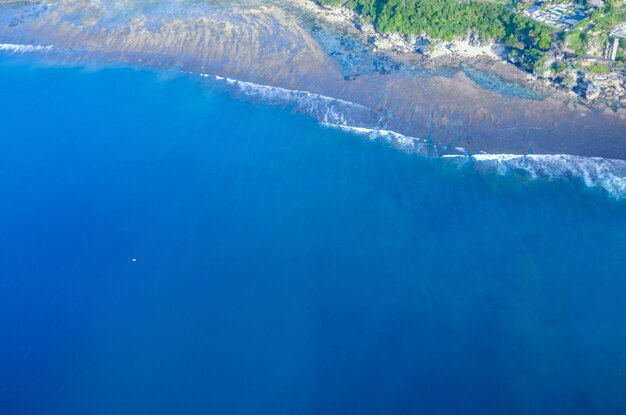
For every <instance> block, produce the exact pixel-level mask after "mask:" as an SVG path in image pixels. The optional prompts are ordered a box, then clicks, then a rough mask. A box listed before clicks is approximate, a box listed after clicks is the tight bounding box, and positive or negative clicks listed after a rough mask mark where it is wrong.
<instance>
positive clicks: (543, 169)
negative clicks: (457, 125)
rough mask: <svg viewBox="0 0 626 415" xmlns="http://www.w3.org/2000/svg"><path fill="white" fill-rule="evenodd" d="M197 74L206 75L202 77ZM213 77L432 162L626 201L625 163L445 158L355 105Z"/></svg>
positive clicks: (562, 157)
mask: <svg viewBox="0 0 626 415" xmlns="http://www.w3.org/2000/svg"><path fill="white" fill-rule="evenodd" d="M201 76H202V77H209V76H211V75H207V74H201ZM213 78H214V79H215V80H217V81H221V82H226V83H227V84H228V85H232V86H235V87H237V88H238V90H239V91H241V92H242V93H243V94H245V95H246V96H248V97H252V98H258V99H261V100H262V101H264V102H267V103H269V104H274V105H276V104H278V105H284V106H293V107H294V108H296V109H297V110H298V111H300V112H304V113H307V114H309V115H311V116H313V117H314V118H316V119H317V120H318V121H320V123H321V124H322V125H324V126H326V127H331V128H337V129H340V130H342V131H346V132H349V133H352V134H356V135H359V136H362V137H366V138H368V139H371V140H382V141H384V142H386V143H389V144H391V145H392V146H393V147H395V148H398V149H400V150H403V151H407V152H411V153H416V154H420V155H425V156H428V157H432V158H439V159H447V160H455V161H457V162H460V163H461V164H462V165H465V164H467V163H475V165H476V167H477V168H479V169H481V170H485V171H495V172H497V173H499V174H502V175H504V174H507V173H515V174H524V175H527V176H530V177H531V178H533V179H544V180H558V179H567V178H575V179H579V180H582V181H583V182H584V184H585V185H587V186H588V187H598V188H602V189H604V190H606V191H607V192H608V193H609V194H611V195H613V196H614V197H616V198H618V199H624V198H626V161H625V160H613V159H604V158H600V157H582V156H572V155H565V154H556V155H549V154H541V155H538V154H531V155H519V154H474V155H467V154H466V153H465V149H464V148H461V147H459V148H455V149H454V150H455V151H458V152H463V153H464V154H445V152H446V151H447V150H446V149H444V148H443V147H441V146H437V145H433V144H431V143H430V142H429V141H428V140H424V139H420V138H416V137H411V136H407V135H404V134H400V133H397V132H395V131H391V130H387V129H381V128H371V127H368V125H370V126H371V125H378V124H379V123H380V119H379V114H377V113H375V112H374V111H373V110H371V109H369V108H367V107H364V106H362V105H360V104H356V103H353V102H349V101H345V100H342V99H338V98H332V97H328V96H324V95H319V94H314V93H312V92H308V91H299V90H290V89H285V88H280V87H274V86H268V85H259V84H255V83H252V82H244V81H239V80H236V79H231V78H227V77H222V76H213ZM368 121H369V122H368Z"/></svg>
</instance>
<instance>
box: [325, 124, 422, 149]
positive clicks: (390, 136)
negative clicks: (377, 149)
mask: <svg viewBox="0 0 626 415" xmlns="http://www.w3.org/2000/svg"><path fill="white" fill-rule="evenodd" d="M322 125H324V126H326V127H331V128H338V129H340V130H342V131H348V132H351V133H353V134H357V135H360V136H363V137H367V138H369V139H371V140H383V141H385V142H387V143H389V144H391V145H393V146H394V147H395V148H399V149H401V150H404V151H409V152H413V153H419V154H426V153H427V152H428V145H427V142H426V140H422V139H421V138H417V137H411V136H408V135H404V134H400V133H397V132H395V131H391V130H385V129H380V128H366V127H352V126H349V125H335V124H328V123H322Z"/></svg>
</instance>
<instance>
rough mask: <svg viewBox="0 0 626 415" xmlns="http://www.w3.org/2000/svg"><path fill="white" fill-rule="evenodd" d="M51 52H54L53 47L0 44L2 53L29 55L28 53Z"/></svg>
mask: <svg viewBox="0 0 626 415" xmlns="http://www.w3.org/2000/svg"><path fill="white" fill-rule="evenodd" d="M49 50H52V45H50V46H40V45H19V44H13V43H0V51H4V52H14V53H28V52H45V51H49Z"/></svg>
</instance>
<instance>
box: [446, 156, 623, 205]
mask: <svg viewBox="0 0 626 415" xmlns="http://www.w3.org/2000/svg"><path fill="white" fill-rule="evenodd" d="M443 157H454V158H455V159H457V160H462V161H463V162H465V163H466V162H474V163H476V164H475V165H476V166H477V167H478V168H480V169H486V170H490V171H496V172H497V173H499V174H501V175H504V174H507V173H518V174H519V173H522V174H525V175H529V176H530V177H531V178H532V179H544V180H550V181H552V180H559V179H567V178H574V179H579V180H581V181H582V182H583V183H584V184H585V185H586V186H588V187H598V188H602V189H604V190H606V191H607V192H608V193H610V194H611V195H612V196H614V197H616V198H618V199H624V198H626V161H625V160H615V159H605V158H601V157H582V156H572V155H567V154H554V155H552V154H529V155H516V154H475V155H472V156H454V155H449V156H443Z"/></svg>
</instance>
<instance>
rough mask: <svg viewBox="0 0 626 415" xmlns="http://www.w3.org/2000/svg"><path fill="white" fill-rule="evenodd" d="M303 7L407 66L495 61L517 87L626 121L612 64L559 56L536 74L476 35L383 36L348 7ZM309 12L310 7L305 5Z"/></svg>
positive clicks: (621, 82) (625, 80) (624, 90)
mask: <svg viewBox="0 0 626 415" xmlns="http://www.w3.org/2000/svg"><path fill="white" fill-rule="evenodd" d="M300 1H301V2H302V3H309V4H310V3H314V6H313V9H314V12H316V13H317V14H318V15H319V16H321V17H323V18H325V19H331V20H333V21H338V20H340V21H342V22H343V23H344V24H349V25H352V26H353V27H354V28H355V29H356V30H358V31H359V32H360V34H361V37H362V40H363V41H364V43H365V44H368V45H369V46H370V47H371V50H372V51H373V52H378V53H384V54H387V55H390V56H392V57H393V58H394V59H396V60H399V61H402V62H407V61H414V62H418V64H420V65H422V66H427V67H437V66H439V67H441V66H444V67H449V66H451V65H460V64H470V65H477V66H479V67H480V68H481V69H485V67H486V66H489V64H488V63H486V62H485V60H484V59H483V58H489V59H491V60H493V61H494V62H498V63H500V62H504V63H508V64H510V65H513V66H515V67H516V68H517V69H520V71H519V72H521V73H518V71H516V70H513V69H511V70H502V68H499V70H498V71H499V73H498V74H499V75H503V76H510V74H513V77H514V78H515V80H516V81H517V82H524V83H526V84H527V85H529V86H530V87H532V88H534V89H538V90H541V91H543V92H545V93H550V94H560V95H561V96H563V95H565V96H569V98H570V99H571V100H573V101H575V102H577V103H579V104H582V105H585V106H588V107H589V108H594V109H597V110H600V111H603V110H610V111H613V112H615V113H617V114H618V116H620V117H621V118H623V117H625V116H626V67H618V66H617V65H615V64H614V63H613V62H610V61H608V60H606V59H602V58H597V57H585V58H583V59H576V60H574V59H573V58H574V56H571V54H570V55H568V54H566V53H562V52H559V51H557V50H554V51H551V53H549V54H548V58H547V59H546V60H545V62H544V63H543V66H542V69H540V70H532V69H528V68H524V67H522V66H521V64H520V62H519V61H518V60H517V59H515V57H514V56H513V54H511V53H510V49H509V48H507V47H506V46H505V45H504V44H502V43H497V42H492V41H480V40H478V39H477V37H476V36H474V34H472V33H470V34H469V35H468V36H466V37H464V38H456V39H454V40H452V41H449V42H446V41H443V40H438V39H432V38H430V37H428V36H426V35H423V36H417V35H412V36H407V35H403V34H401V33H379V32H377V31H376V30H375V29H374V26H373V25H372V24H370V23H366V22H363V21H362V20H361V19H360V17H359V15H358V14H356V13H355V12H354V11H352V10H350V9H348V8H346V7H336V8H330V7H325V6H322V5H319V4H318V3H316V2H314V1H313V2H311V1H307V0H300ZM303 7H306V6H305V5H304V4H303ZM598 61H602V63H603V64H606V65H607V66H606V67H607V68H610V71H607V72H602V73H594V72H593V71H592V70H588V69H587V68H589V67H592V66H594V65H595V64H597V62H598ZM494 66H498V65H494Z"/></svg>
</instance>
